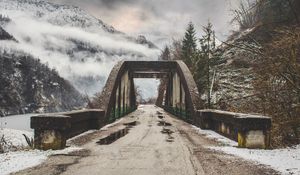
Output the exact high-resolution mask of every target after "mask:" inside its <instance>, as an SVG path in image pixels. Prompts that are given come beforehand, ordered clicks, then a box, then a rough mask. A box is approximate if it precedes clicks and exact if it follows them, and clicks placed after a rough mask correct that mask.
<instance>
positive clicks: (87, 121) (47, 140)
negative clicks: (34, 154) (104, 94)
mask: <svg viewBox="0 0 300 175" xmlns="http://www.w3.org/2000/svg"><path fill="white" fill-rule="evenodd" d="M106 123H107V121H106V120H105V111H103V110H97V109H90V110H80V111H72V112H65V113H53V114H43V115H39V116H34V117H31V124H30V125H31V128H32V129H34V147H35V148H37V149H42V150H47V149H53V150H55V149H63V148H65V146H66V140H67V139H68V138H71V137H74V136H76V135H78V134H80V133H83V132H85V131H87V130H91V129H99V128H101V127H103V126H104V125H105V124H106Z"/></svg>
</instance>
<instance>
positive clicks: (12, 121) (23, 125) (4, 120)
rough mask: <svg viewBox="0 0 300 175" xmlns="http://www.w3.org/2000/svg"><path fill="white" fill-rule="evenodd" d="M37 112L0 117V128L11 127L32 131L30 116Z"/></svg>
mask: <svg viewBox="0 0 300 175" xmlns="http://www.w3.org/2000/svg"><path fill="white" fill-rule="evenodd" d="M36 115H39V114H22V115H12V116H8V117H1V118H0V128H11V129H17V130H24V131H33V129H31V128H30V117H32V116H36Z"/></svg>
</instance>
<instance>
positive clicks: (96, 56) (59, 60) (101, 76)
mask: <svg viewBox="0 0 300 175" xmlns="http://www.w3.org/2000/svg"><path fill="white" fill-rule="evenodd" d="M0 4H1V6H0V11H1V13H2V15H3V16H6V17H8V18H9V19H10V20H9V21H7V22H5V23H4V22H1V23H0V24H2V27H3V28H4V29H5V30H6V31H7V32H9V33H10V34H11V35H12V36H14V37H15V39H16V40H17V41H18V43H10V42H3V44H1V46H0V47H2V48H4V49H6V50H7V52H9V50H10V49H12V50H19V51H21V52H24V53H28V54H30V55H32V56H33V57H35V58H39V59H40V60H41V63H44V64H48V65H49V67H50V68H55V69H56V70H57V71H58V73H59V74H60V76H62V77H63V78H65V79H67V80H69V81H70V82H71V84H72V85H74V86H75V87H76V89H78V90H79V91H80V92H81V93H83V94H88V95H90V96H92V95H93V94H94V93H96V92H100V91H101V89H102V87H103V86H104V83H105V81H106V78H107V76H108V74H109V71H110V70H111V68H112V67H113V65H114V64H115V63H116V62H117V61H119V60H123V59H126V60H138V59H144V60H145V59H146V60H149V59H151V60H152V59H157V54H158V52H159V50H158V49H157V48H156V46H155V45H154V44H153V43H151V42H149V41H148V40H147V39H146V38H145V37H144V36H138V37H131V36H128V35H126V34H124V33H122V32H120V31H117V30H115V29H114V28H113V27H112V26H110V25H108V24H105V23H104V22H103V21H101V20H100V19H97V18H95V17H94V16H92V15H89V14H88V13H87V12H85V11H84V10H82V9H80V8H78V7H75V6H68V5H57V4H54V3H51V2H46V1H41V0H25V1H24V0H0ZM3 23H4V24H3ZM24 26H25V27H24Z"/></svg>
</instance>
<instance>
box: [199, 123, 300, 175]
mask: <svg viewBox="0 0 300 175" xmlns="http://www.w3.org/2000/svg"><path fill="white" fill-rule="evenodd" d="M193 128H194V129H195V130H196V131H197V132H198V133H199V134H201V135H204V136H205V137H207V138H209V139H213V140H216V141H218V142H220V143H221V145H222V146H215V147H208V148H209V149H213V150H217V151H222V152H224V153H227V154H232V155H235V156H238V157H241V158H243V159H246V160H250V161H254V162H255V163H257V164H264V165H267V166H270V167H271V168H273V169H274V170H277V171H279V172H281V173H282V174H300V145H297V146H295V147H290V148H284V149H274V150H262V149H246V148H237V146H238V143H237V142H235V141H232V140H230V139H228V138H226V137H224V136H222V135H220V134H218V133H216V132H214V131H211V130H202V129H200V128H198V127H196V126H193Z"/></svg>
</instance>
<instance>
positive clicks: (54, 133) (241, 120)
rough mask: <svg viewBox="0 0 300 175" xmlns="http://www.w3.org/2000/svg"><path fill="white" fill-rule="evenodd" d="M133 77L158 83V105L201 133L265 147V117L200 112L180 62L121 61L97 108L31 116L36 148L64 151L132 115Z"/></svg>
mask: <svg viewBox="0 0 300 175" xmlns="http://www.w3.org/2000/svg"><path fill="white" fill-rule="evenodd" d="M134 78H160V79H162V81H163V82H164V86H162V89H161V90H162V92H163V93H160V94H159V97H158V99H159V100H158V103H157V106H159V107H161V108H163V109H164V110H165V111H167V112H168V113H170V114H172V116H174V117H177V118H178V119H181V120H183V121H185V122H187V123H189V124H193V125H195V126H197V127H200V128H202V129H210V130H214V131H215V132H218V133H220V134H222V135H224V136H226V137H228V138H230V139H232V140H235V141H237V142H238V146H239V147H247V148H268V147H269V146H270V127H271V119H270V118H268V117H264V116H257V115H249V114H240V113H232V112H226V111H218V110H212V109H203V104H202V102H201V99H200V95H199V91H198V89H197V86H196V83H195V81H194V79H193V76H192V74H191V72H190V71H189V69H188V67H187V66H186V65H185V64H184V62H182V61H122V62H119V63H118V64H116V65H115V66H114V68H113V69H112V71H111V73H110V75H109V77H108V80H107V82H106V85H105V87H104V88H103V92H102V94H101V97H100V98H99V101H98V106H96V109H88V110H83V111H72V112H67V113H56V114H45V115H40V116H36V117H32V118H31V127H32V128H33V129H34V130H35V138H34V141H35V147H36V148H38V149H61V148H64V147H65V145H66V140H67V139H68V138H71V137H73V136H76V135H78V134H80V133H82V132H84V131H87V130H90V129H99V128H102V127H103V126H105V125H107V124H109V123H112V122H114V121H115V120H117V119H119V118H121V117H124V116H126V115H128V114H129V113H131V112H133V111H135V110H136V109H137V103H136V93H135V87H134V81H133V80H134ZM140 117H142V116H140ZM117 133H118V134H116V135H114V137H118V136H120V135H122V134H124V133H126V132H125V131H124V130H120V131H118V132H117ZM109 138H111V136H109Z"/></svg>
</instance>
